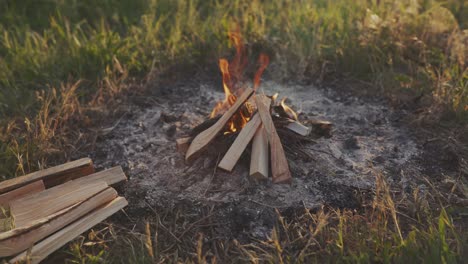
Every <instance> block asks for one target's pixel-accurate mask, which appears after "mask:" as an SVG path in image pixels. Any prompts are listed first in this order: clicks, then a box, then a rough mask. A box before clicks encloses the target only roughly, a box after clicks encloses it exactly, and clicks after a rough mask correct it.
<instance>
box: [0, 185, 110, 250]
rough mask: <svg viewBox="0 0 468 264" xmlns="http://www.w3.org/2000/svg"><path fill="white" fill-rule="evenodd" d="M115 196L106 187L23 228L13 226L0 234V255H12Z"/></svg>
mask: <svg viewBox="0 0 468 264" xmlns="http://www.w3.org/2000/svg"><path fill="white" fill-rule="evenodd" d="M116 197H117V192H116V191H115V190H114V189H113V188H111V187H107V188H106V189H105V190H103V191H102V192H100V193H98V194H96V195H94V196H92V197H91V198H89V199H88V200H85V201H83V202H81V203H78V204H75V205H72V206H70V207H67V208H65V209H63V210H61V211H59V212H57V213H55V214H52V215H50V216H48V217H45V218H43V219H39V220H37V221H35V222H33V223H31V224H30V225H28V226H25V227H23V228H15V229H13V230H10V231H8V232H5V233H2V234H0V257H6V256H12V255H15V254H18V253H20V252H22V251H24V250H26V249H28V248H30V247H31V246H32V245H34V243H36V242H38V241H40V240H42V239H43V238H45V237H47V236H49V235H51V234H53V233H54V232H56V231H58V230H60V229H61V228H63V227H65V226H67V225H68V224H70V223H72V222H73V221H76V220H77V219H79V218H81V217H83V216H85V215H86V214H87V213H89V212H91V211H92V210H94V209H96V208H98V207H100V206H102V205H104V204H107V203H109V202H110V201H112V200H114V199H115V198H116Z"/></svg>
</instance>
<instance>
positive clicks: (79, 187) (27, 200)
mask: <svg viewBox="0 0 468 264" xmlns="http://www.w3.org/2000/svg"><path fill="white" fill-rule="evenodd" d="M107 186H108V185H107V184H106V183H105V182H102V181H101V182H93V183H90V184H82V183H79V182H74V181H70V182H67V183H64V184H62V185H60V186H55V187H53V188H50V189H47V190H45V191H42V192H40V193H36V194H33V195H29V196H26V197H24V198H21V199H18V200H16V201H13V202H11V203H10V213H11V217H12V218H13V221H14V227H15V228H20V227H24V226H27V225H29V224H31V223H32V222H34V221H36V220H38V219H41V218H44V217H47V216H49V215H51V214H54V213H56V212H58V211H60V210H62V209H64V208H67V207H69V206H72V205H74V204H76V203H79V202H82V201H84V200H86V199H89V198H90V197H91V196H93V195H95V194H97V193H99V192H101V191H103V190H104V189H106V188H107Z"/></svg>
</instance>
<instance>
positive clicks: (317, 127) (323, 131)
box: [308, 119, 333, 137]
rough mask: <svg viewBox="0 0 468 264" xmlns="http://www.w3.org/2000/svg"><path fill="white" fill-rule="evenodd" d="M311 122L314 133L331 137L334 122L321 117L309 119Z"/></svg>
mask: <svg viewBox="0 0 468 264" xmlns="http://www.w3.org/2000/svg"><path fill="white" fill-rule="evenodd" d="M308 123H309V124H311V125H312V130H313V132H314V134H317V135H319V136H324V137H331V136H332V128H333V123H332V122H330V121H326V120H321V119H312V120H309V121H308Z"/></svg>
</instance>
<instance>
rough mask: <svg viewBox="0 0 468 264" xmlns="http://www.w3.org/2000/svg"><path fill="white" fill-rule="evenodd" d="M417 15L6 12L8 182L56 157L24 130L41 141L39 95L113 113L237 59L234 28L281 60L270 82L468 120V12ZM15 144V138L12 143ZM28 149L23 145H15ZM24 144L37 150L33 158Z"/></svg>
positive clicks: (432, 5) (244, 10)
mask: <svg viewBox="0 0 468 264" xmlns="http://www.w3.org/2000/svg"><path fill="white" fill-rule="evenodd" d="M414 3H416V2H415V1H390V0H386V1H367V0H358V1H352V2H350V1H345V0H336V1H328V0H302V1H299V2H295V1H286V0H284V1H272V2H269V1H268V2H265V1H259V0H255V1H246V0H236V1H214V0H209V1H169V0H138V1H111V0H105V1H98V2H95V1H71V0H70V1H59V0H47V1H45V0H44V1H34V0H27V1H21V2H18V1H10V0H7V1H5V0H4V1H3V4H2V9H1V10H0V58H1V59H0V87H1V92H0V121H1V123H2V127H4V128H5V129H3V132H2V133H0V137H1V138H2V141H1V142H2V143H1V145H0V164H5V167H4V168H2V172H3V173H4V174H5V175H7V176H8V177H11V176H14V175H15V174H17V173H23V171H22V168H26V171H29V170H31V169H36V168H37V167H38V164H40V165H39V167H40V166H43V165H45V164H46V163H47V159H46V158H44V157H47V156H48V155H47V153H39V154H38V153H37V149H43V148H42V147H40V146H36V145H40V144H41V142H42V141H39V142H37V141H38V140H35V139H36V135H35V134H30V133H25V131H26V129H25V127H24V124H23V123H24V120H25V119H26V118H27V119H28V120H30V123H29V124H30V126H29V128H30V129H31V131H34V130H37V129H38V128H37V124H36V122H35V120H37V119H38V113H39V112H40V109H41V107H42V106H41V104H42V103H43V102H42V101H41V100H38V96H37V95H36V93H35V92H37V91H41V90H43V91H45V94H50V93H51V91H52V89H51V87H56V88H57V87H60V86H61V85H64V86H72V84H73V83H75V82H77V81H78V80H83V81H82V82H81V83H80V85H79V88H78V89H76V96H77V98H76V100H77V101H78V102H79V107H81V108H86V107H89V106H90V104H93V106H96V103H100V104H101V105H104V104H105V103H104V101H105V100H112V98H113V97H114V96H116V95H118V94H120V92H121V90H123V89H120V87H121V86H123V85H125V84H126V83H128V82H129V80H128V78H127V77H132V78H133V77H137V78H141V77H143V76H145V75H146V74H148V73H149V72H153V73H154V72H156V73H157V72H164V71H166V70H168V69H170V68H171V67H172V66H176V65H187V66H191V67H198V66H200V65H212V64H214V63H215V62H216V61H217V58H218V57H219V56H221V55H226V54H228V53H229V50H230V47H229V43H228V39H227V37H226V34H227V32H228V31H229V30H232V29H234V28H235V26H236V25H238V26H239V27H240V29H241V32H242V33H243V35H244V37H245V40H246V42H247V43H249V44H250V45H249V47H250V48H249V52H251V53H255V52H258V51H259V50H262V51H267V52H268V53H269V55H270V56H271V57H272V61H273V64H274V65H275V66H274V67H273V66H272V67H270V70H269V71H270V76H275V77H276V78H279V79H290V78H294V79H297V80H301V79H309V80H310V79H312V80H318V81H323V80H325V81H326V80H332V79H334V78H336V77H337V76H347V77H352V78H354V79H358V80H361V81H365V82H367V83H369V82H370V83H373V84H374V85H373V87H375V88H374V90H375V91H376V92H382V91H384V92H386V93H388V94H390V95H391V94H396V95H403V97H405V96H406V97H408V96H414V97H416V96H418V95H420V94H424V95H426V97H429V98H430V99H431V105H430V107H429V108H434V109H437V110H438V112H447V111H448V112H451V113H452V114H455V115H456V116H458V118H460V120H466V117H467V109H466V108H467V105H468V82H467V79H468V77H467V76H468V72H467V70H466V61H467V54H466V47H465V46H464V45H463V43H464V42H463V41H465V43H466V38H467V37H466V32H465V33H463V31H462V30H463V29H464V27H466V21H465V20H463V21H462V20H460V21H457V17H461V18H464V17H465V16H464V14H465V13H466V8H465V7H464V6H462V5H460V4H459V3H458V1H444V2H441V3H442V5H441V4H439V2H436V1H429V0H426V1H419V2H417V3H419V4H417V5H415V4H414ZM444 5H445V6H447V7H449V8H451V10H452V12H453V13H454V14H455V15H453V14H452V12H451V11H449V10H448V9H446V8H444V7H443V6H444ZM465 31H466V30H465ZM214 74H217V73H214ZM267 74H268V71H267ZM53 96H56V97H57V98H56V99H57V100H56V101H55V102H53V103H52V104H60V102H59V101H60V100H61V94H60V93H58V94H57V95H53ZM96 97H99V98H96ZM62 103H63V102H62ZM73 110H74V111H73V112H74V113H76V112H80V113H81V112H82V111H77V109H75V108H74V109H73ZM48 111H50V110H48ZM66 117H68V118H71V115H69V113H66ZM55 118H58V119H60V122H62V123H63V124H66V123H67V122H68V121H69V120H67V119H66V118H62V117H60V116H56V117H55ZM74 118H76V117H74ZM7 128H8V129H7ZM7 132H8V133H10V134H11V133H13V134H15V135H16V136H14V137H13V138H10V137H9V135H8V134H7ZM36 134H37V133H36ZM21 138H24V141H23V140H19V142H13V141H18V139H21ZM34 141H36V142H34ZM26 143H29V145H31V147H30V148H26V147H24V146H25V144H26ZM52 144H54V143H52ZM31 149H34V151H35V152H34V153H32V152H31V151H30V150H31ZM19 159H21V160H19ZM20 161H21V162H20ZM15 163H18V165H19V166H15V165H14V164H15Z"/></svg>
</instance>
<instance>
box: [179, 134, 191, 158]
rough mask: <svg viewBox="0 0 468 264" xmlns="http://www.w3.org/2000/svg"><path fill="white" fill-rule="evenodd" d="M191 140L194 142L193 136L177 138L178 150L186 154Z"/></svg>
mask: <svg viewBox="0 0 468 264" xmlns="http://www.w3.org/2000/svg"><path fill="white" fill-rule="evenodd" d="M191 142H192V138H191V137H183V138H178V139H176V143H177V151H178V152H179V153H180V154H185V153H186V152H187V149H188V148H189V146H190V143H191Z"/></svg>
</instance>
